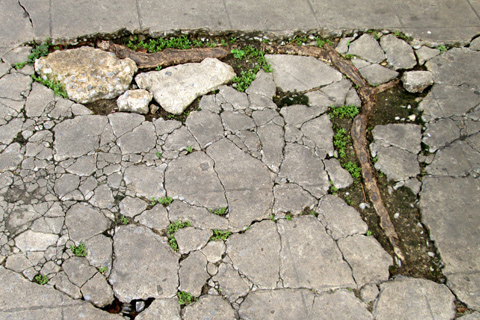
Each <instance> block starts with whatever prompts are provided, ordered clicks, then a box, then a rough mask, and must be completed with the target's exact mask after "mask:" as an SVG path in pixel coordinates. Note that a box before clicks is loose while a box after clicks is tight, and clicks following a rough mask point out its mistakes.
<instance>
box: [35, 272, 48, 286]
mask: <svg viewBox="0 0 480 320" xmlns="http://www.w3.org/2000/svg"><path fill="white" fill-rule="evenodd" d="M34 279H35V282H37V283H38V284H40V285H42V286H43V285H44V284H47V283H48V281H49V279H48V277H47V276H45V275H43V274H38V275H36V276H35V278H34Z"/></svg>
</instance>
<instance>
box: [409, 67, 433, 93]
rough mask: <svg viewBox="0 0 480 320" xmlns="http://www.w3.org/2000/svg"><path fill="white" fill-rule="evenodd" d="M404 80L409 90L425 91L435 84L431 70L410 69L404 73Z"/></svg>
mask: <svg viewBox="0 0 480 320" xmlns="http://www.w3.org/2000/svg"><path fill="white" fill-rule="evenodd" d="M402 82H403V87H404V88H405V90H407V91H408V92H413V93H416V92H423V90H425V89H426V88H427V87H428V86H431V85H432V84H433V75H432V73H431V72H429V71H409V72H405V73H404V74H403V76H402Z"/></svg>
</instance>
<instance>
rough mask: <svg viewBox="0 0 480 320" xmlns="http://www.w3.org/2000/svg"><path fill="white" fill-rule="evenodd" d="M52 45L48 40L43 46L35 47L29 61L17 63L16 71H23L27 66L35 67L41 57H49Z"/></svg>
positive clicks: (28, 58)
mask: <svg viewBox="0 0 480 320" xmlns="http://www.w3.org/2000/svg"><path fill="white" fill-rule="evenodd" d="M51 45H52V43H51V42H50V39H48V38H47V40H46V41H44V42H42V43H41V44H39V45H35V46H34V47H33V48H32V52H31V53H30V54H29V55H28V57H27V61H23V62H17V63H15V65H14V67H15V69H17V70H18V69H22V68H23V67H25V65H27V64H28V65H31V66H33V65H34V64H35V60H37V59H38V58H40V57H44V56H47V55H48V49H49V48H50V46H51Z"/></svg>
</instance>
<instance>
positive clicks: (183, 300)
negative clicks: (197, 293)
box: [177, 291, 197, 306]
mask: <svg viewBox="0 0 480 320" xmlns="http://www.w3.org/2000/svg"><path fill="white" fill-rule="evenodd" d="M177 297H178V303H180V305H181V306H184V305H188V304H190V303H192V302H195V301H197V298H195V297H194V296H192V295H191V294H190V293H188V292H186V291H178V292H177Z"/></svg>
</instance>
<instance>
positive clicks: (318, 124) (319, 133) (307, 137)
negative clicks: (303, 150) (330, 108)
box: [301, 114, 334, 158]
mask: <svg viewBox="0 0 480 320" xmlns="http://www.w3.org/2000/svg"><path fill="white" fill-rule="evenodd" d="M301 131H302V133H303V135H304V138H303V143H304V144H305V145H309V142H310V141H311V142H313V144H314V147H315V153H316V154H317V155H319V156H320V157H322V158H325V157H326V156H327V155H328V156H330V157H332V156H333V151H334V149H333V143H332V141H333V130H332V123H331V122H330V117H329V116H328V115H326V114H324V115H322V116H320V117H318V118H315V119H313V120H310V121H308V122H305V123H304V124H303V125H302V128H301Z"/></svg>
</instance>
